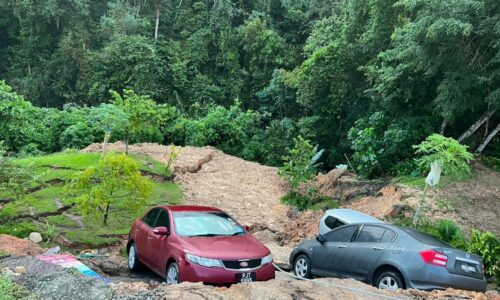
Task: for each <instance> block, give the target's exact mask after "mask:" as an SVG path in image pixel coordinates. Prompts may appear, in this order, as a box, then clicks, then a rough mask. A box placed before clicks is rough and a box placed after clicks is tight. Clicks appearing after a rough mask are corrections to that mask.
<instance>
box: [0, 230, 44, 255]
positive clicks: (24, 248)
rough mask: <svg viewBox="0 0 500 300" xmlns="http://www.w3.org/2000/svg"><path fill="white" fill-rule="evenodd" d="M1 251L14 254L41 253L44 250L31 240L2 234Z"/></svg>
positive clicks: (0, 240)
mask: <svg viewBox="0 0 500 300" xmlns="http://www.w3.org/2000/svg"><path fill="white" fill-rule="evenodd" d="M0 251H2V252H6V253H8V254H10V255H13V256H26V255H39V254H42V253H43V252H44V250H43V249H42V248H40V246H38V245H37V244H35V243H33V242H32V241H30V240H23V239H20V238H16V237H14V236H11V235H6V234H0Z"/></svg>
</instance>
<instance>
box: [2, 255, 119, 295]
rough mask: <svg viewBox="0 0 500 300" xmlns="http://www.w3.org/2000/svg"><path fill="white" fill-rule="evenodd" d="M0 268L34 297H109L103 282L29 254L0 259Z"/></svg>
mask: <svg viewBox="0 0 500 300" xmlns="http://www.w3.org/2000/svg"><path fill="white" fill-rule="evenodd" d="M0 270H1V273H2V274H4V275H7V276H9V277H10V278H11V279H12V280H14V282H16V283H18V284H20V285H22V286H24V287H25V288H26V290H27V291H29V292H30V293H31V294H32V296H34V298H38V299H43V300H80V299H81V300H88V299H93V300H94V299H95V300H106V299H111V297H112V291H111V289H110V287H109V285H107V284H106V283H104V282H102V281H100V280H98V279H94V278H90V277H85V276H83V275H81V274H80V273H79V272H78V271H77V270H74V269H63V268H62V267H60V266H57V265H54V264H51V263H47V262H44V261H41V260H39V259H36V258H34V257H32V256H23V257H11V258H5V259H2V260H0Z"/></svg>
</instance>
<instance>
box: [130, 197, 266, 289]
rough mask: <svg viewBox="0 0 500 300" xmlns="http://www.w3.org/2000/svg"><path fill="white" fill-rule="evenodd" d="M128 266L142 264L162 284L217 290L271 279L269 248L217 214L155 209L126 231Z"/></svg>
mask: <svg viewBox="0 0 500 300" xmlns="http://www.w3.org/2000/svg"><path fill="white" fill-rule="evenodd" d="M127 250H128V265H129V268H130V269H131V270H132V271H134V270H136V269H137V268H138V267H139V266H140V264H141V263H143V264H144V265H146V266H147V267H149V268H150V269H151V270H153V271H154V272H155V273H157V274H158V275H160V276H162V277H163V278H165V279H166V282H167V284H176V283H179V282H182V281H191V282H199V281H202V282H205V283H210V284H216V285H223V284H229V283H239V282H252V281H265V280H269V279H273V278H274V266H273V264H272V261H273V259H272V256H271V253H270V251H269V249H268V248H266V247H265V246H264V245H262V244H261V243H260V242H259V241H258V240H257V239H256V238H255V237H253V236H252V235H251V234H250V233H248V232H247V231H246V230H245V228H244V227H242V226H241V225H240V224H238V222H236V221H235V220H234V219H233V218H231V217H230V216H229V215H227V214H226V213H225V212H223V211H221V210H220V209H216V208H212V207H204V206H158V207H155V208H153V209H151V210H150V211H149V212H148V213H146V215H144V217H143V218H142V219H137V220H136V221H135V222H134V224H132V228H131V230H130V234H129V239H128V244H127Z"/></svg>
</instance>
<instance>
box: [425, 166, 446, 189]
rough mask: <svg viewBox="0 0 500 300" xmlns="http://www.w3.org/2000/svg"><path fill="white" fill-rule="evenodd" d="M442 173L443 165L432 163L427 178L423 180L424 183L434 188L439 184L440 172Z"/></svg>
mask: <svg viewBox="0 0 500 300" xmlns="http://www.w3.org/2000/svg"><path fill="white" fill-rule="evenodd" d="M442 171H443V164H442V163H441V162H440V161H437V160H436V161H433V162H432V163H431V171H430V172H429V175H427V178H425V183H426V184H428V185H430V186H435V185H437V184H438V183H439V179H440V178H441V172H442Z"/></svg>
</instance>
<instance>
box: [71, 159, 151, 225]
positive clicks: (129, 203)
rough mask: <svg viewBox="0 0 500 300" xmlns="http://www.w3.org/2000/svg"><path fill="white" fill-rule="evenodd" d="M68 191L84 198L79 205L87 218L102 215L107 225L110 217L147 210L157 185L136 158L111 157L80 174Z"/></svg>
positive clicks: (78, 199)
mask: <svg viewBox="0 0 500 300" xmlns="http://www.w3.org/2000/svg"><path fill="white" fill-rule="evenodd" d="M67 188H68V191H69V192H70V193H72V194H77V195H80V196H79V197H78V198H77V199H76V203H77V205H78V207H79V209H80V211H81V212H82V214H83V215H84V216H88V215H100V216H102V217H103V224H104V225H106V224H107V221H108V217H109V215H110V214H112V213H115V212H117V211H124V210H127V211H130V212H134V211H136V210H137V209H139V208H140V207H142V206H144V205H145V204H146V201H147V200H148V199H149V197H150V196H151V193H152V190H153V184H152V183H151V182H150V181H149V179H148V178H146V177H143V176H142V175H141V172H140V171H139V166H138V165H137V163H136V162H135V161H134V160H133V159H132V158H130V157H128V156H127V155H126V154H110V155H106V156H105V157H104V158H103V159H101V161H100V162H99V164H98V165H97V167H94V166H92V167H88V168H87V169H85V170H84V171H82V172H79V173H78V174H77V175H76V176H75V178H74V179H73V181H72V182H71V183H70V184H69V186H68V187H67Z"/></svg>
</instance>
